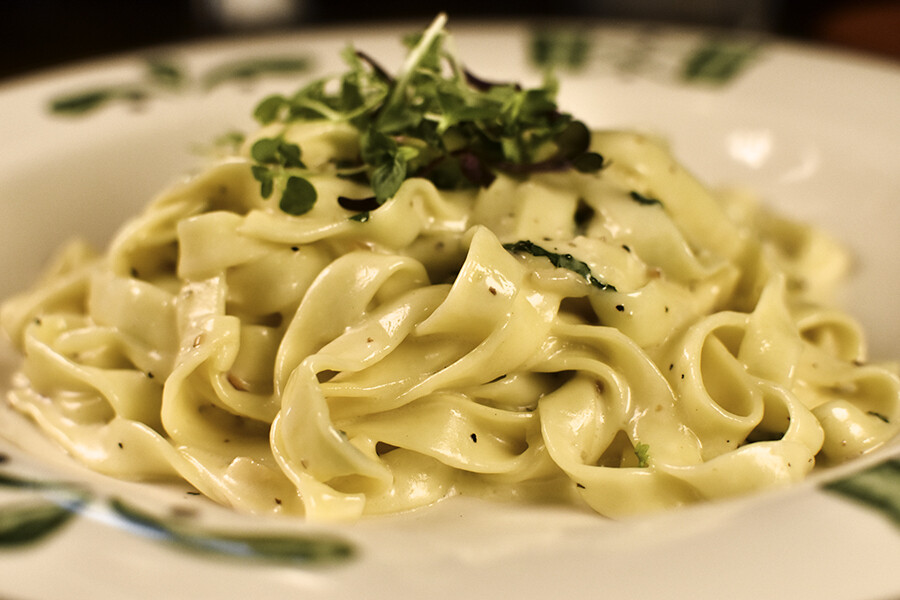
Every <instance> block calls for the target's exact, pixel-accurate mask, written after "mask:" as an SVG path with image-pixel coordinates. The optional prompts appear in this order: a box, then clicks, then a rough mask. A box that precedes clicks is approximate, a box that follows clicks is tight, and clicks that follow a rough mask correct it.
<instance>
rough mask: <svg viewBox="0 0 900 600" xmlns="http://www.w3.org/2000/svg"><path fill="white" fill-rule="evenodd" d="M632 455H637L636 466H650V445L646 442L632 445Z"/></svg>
mask: <svg viewBox="0 0 900 600" xmlns="http://www.w3.org/2000/svg"><path fill="white" fill-rule="evenodd" d="M634 455H635V456H637V459H638V466H639V467H641V468H643V467H648V466H650V446H649V445H648V444H638V445H636V446H635V447H634Z"/></svg>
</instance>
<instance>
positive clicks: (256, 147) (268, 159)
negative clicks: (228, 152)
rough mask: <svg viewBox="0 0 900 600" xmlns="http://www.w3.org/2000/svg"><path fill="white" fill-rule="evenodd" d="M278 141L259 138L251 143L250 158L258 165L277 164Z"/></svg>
mask: <svg viewBox="0 0 900 600" xmlns="http://www.w3.org/2000/svg"><path fill="white" fill-rule="evenodd" d="M280 143H281V142H280V140H278V139H277V138H260V139H258V140H256V141H255V142H253V145H252V146H251V147H250V157H251V158H252V159H253V160H255V161H256V162H258V163H262V164H265V165H270V164H271V165H274V164H278V162H279V159H278V146H279V144H280Z"/></svg>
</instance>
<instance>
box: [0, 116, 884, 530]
mask: <svg viewBox="0 0 900 600" xmlns="http://www.w3.org/2000/svg"><path fill="white" fill-rule="evenodd" d="M260 140H278V141H279V143H281V144H282V148H293V147H297V148H299V149H302V164H299V162H298V164H296V165H292V164H287V163H286V162H284V161H283V164H282V166H280V167H278V168H279V169H280V168H283V171H278V170H277V169H276V170H275V171H273V172H276V174H277V173H281V174H282V175H283V174H284V173H298V174H302V177H303V181H305V182H306V184H309V185H310V186H311V188H310V189H313V190H314V191H315V202H314V204H312V206H311V207H306V209H305V210H304V211H303V212H302V213H300V211H293V212H294V213H300V214H291V211H289V210H288V211H286V209H285V207H284V204H282V205H281V206H279V204H278V202H277V201H276V199H275V198H274V197H270V196H269V194H271V193H272V190H271V189H266V188H267V186H274V188H275V193H276V194H277V193H279V191H280V190H281V188H280V187H279V186H283V185H284V186H288V187H289V186H290V185H293V184H284V181H285V180H284V179H278V178H277V177H275V179H274V180H270V179H269V178H268V176H267V175H266V172H263V171H260V170H259V156H258V154H256V155H255V154H254V152H255V151H254V148H257V149H259V148H260V146H258V145H256V144H257V142H259V141H260ZM365 143H366V140H365V133H361V131H360V130H359V128H358V127H356V126H355V125H354V123H353V122H352V121H349V120H347V119H338V118H321V117H319V118H312V119H301V120H284V121H280V120H275V121H272V122H269V123H268V124H266V125H265V127H263V128H262V129H261V131H260V132H259V133H258V134H256V135H255V136H254V137H253V138H251V139H249V140H247V141H246V143H245V144H244V146H243V149H242V150H241V152H240V153H238V154H237V155H235V156H232V157H229V158H227V159H224V160H221V161H219V162H218V163H217V164H214V165H211V166H210V167H209V168H208V169H206V170H205V171H204V172H202V173H201V174H199V175H195V176H193V177H192V178H190V179H189V180H187V181H185V182H182V183H179V184H178V185H175V186H174V187H172V188H171V189H169V190H167V191H165V192H164V193H162V194H161V195H159V196H158V197H156V198H155V199H154V200H153V201H152V202H151V203H150V204H149V205H148V206H147V208H146V209H145V210H144V212H143V213H142V214H141V215H139V216H138V217H136V218H135V219H134V220H133V221H131V222H130V223H128V224H127V225H125V226H124V227H123V228H122V229H121V230H120V231H119V233H118V234H117V235H116V236H115V238H114V240H113V241H112V243H111V244H110V246H109V247H108V248H107V249H106V251H105V252H103V253H102V254H98V253H96V252H94V251H93V250H91V249H89V248H88V247H87V246H86V245H85V244H83V243H80V242H74V243H72V244H70V245H68V246H67V247H65V248H64V249H63V250H62V251H61V252H60V254H59V255H58V257H57V258H56V260H55V261H54V263H53V264H52V265H51V266H50V267H49V269H48V271H47V272H46V273H45V274H44V276H43V278H42V279H41V280H40V281H39V282H38V283H37V284H36V285H35V286H34V287H33V289H31V290H30V291H28V292H26V293H24V294H22V295H20V296H18V297H15V298H13V299H11V300H9V301H7V302H6V303H5V304H4V305H3V309H2V325H3V329H4V330H5V331H6V332H7V334H8V335H9V337H10V339H11V340H12V341H13V343H14V344H15V345H16V347H17V348H18V349H19V350H20V351H21V352H22V355H23V357H24V358H23V363H22V367H21V372H20V373H19V374H18V375H17V376H16V378H15V381H14V385H13V389H12V391H11V392H10V394H9V402H10V403H11V404H12V406H13V407H15V408H16V409H17V410H19V411H21V412H22V413H24V414H26V415H28V416H30V417H31V418H32V419H33V420H34V421H35V422H36V423H37V425H38V426H39V427H40V428H41V429H43V430H44V431H46V432H47V434H48V435H49V436H51V437H52V438H53V439H54V440H56V441H57V442H59V444H61V445H62V446H63V447H64V448H65V449H66V450H67V451H68V452H69V453H70V454H71V455H72V456H74V457H76V458H77V459H78V460H80V461H81V462H83V463H85V464H86V465H88V466H90V467H91V468H93V469H96V470H97V471H100V472H103V473H106V474H109V475H112V476H114V477H119V478H126V479H143V480H157V479H168V478H181V479H183V480H185V481H187V482H188V483H190V484H191V485H192V486H194V487H195V488H196V489H197V490H199V491H200V492H202V493H203V494H205V495H206V496H208V497H210V498H212V499H213V500H215V501H216V502H220V503H222V504H225V505H229V506H233V507H236V508H238V509H241V510H245V511H249V512H253V513H288V514H298V515H306V516H307V517H308V518H310V519H319V520H328V519H352V518H356V517H359V516H360V515H366V514H385V513H397V512H401V511H406V510H410V509H414V508H417V507H421V506H425V505H429V504H432V503H434V502H436V501H438V500H440V499H442V498H445V497H448V496H452V495H454V494H464V495H471V496H479V497H485V498H491V499H506V500H520V501H540V502H568V503H572V504H574V505H587V506H589V507H590V508H592V509H593V510H595V511H597V512H598V513H600V514H603V515H607V516H611V517H621V516H625V515H630V514H636V513H642V512H646V511H651V510H658V509H662V508H669V507H675V506H680V505H684V504H688V503H693V502H696V501H700V500H706V499H714V498H722V497H730V496H734V495H738V494H744V493H748V492H752V491H755V490H764V489H769V488H773V487H777V486H782V485H786V484H789V483H791V482H796V481H798V480H800V479H802V478H803V477H805V476H806V475H808V474H809V473H810V471H811V470H812V469H813V467H814V465H815V464H816V463H831V462H839V461H844V460H846V459H849V458H853V457H857V456H860V455H862V454H864V453H866V452H869V451H871V450H873V449H875V448H877V447H879V446H881V445H883V444H885V443H886V442H887V441H888V440H889V439H891V438H892V436H894V435H895V434H896V433H897V429H898V423H900V382H898V377H897V374H896V368H895V367H893V366H892V365H886V364H874V363H869V362H867V357H866V350H865V344H864V338H863V334H862V332H861V331H860V329H859V327H858V326H857V324H856V323H855V321H854V320H852V318H850V317H849V316H848V315H846V314H845V313H843V312H841V311H839V310H838V309H837V308H835V307H833V306H831V305H829V304H828V302H829V298H830V295H831V292H832V290H833V288H834V286H835V285H836V284H837V283H838V282H839V281H840V280H841V278H842V277H843V275H844V274H845V271H846V269H847V266H848V259H847V256H846V254H845V253H844V251H843V250H842V249H841V248H839V247H838V246H837V245H836V244H835V243H834V242H832V241H831V240H830V238H828V237H827V236H826V235H824V234H822V233H820V232H818V231H816V230H814V229H812V228H810V227H807V226H804V225H801V224H798V223H794V222H790V221H788V220H785V219H782V218H780V217H778V216H776V215H773V214H771V213H770V212H769V211H768V210H767V209H765V208H763V207H762V205H761V204H759V203H758V202H757V201H756V200H755V199H754V198H752V197H750V196H749V195H747V194H745V193H741V192H715V193H714V192H712V191H711V190H709V189H708V188H706V187H705V186H704V185H703V184H701V183H700V182H698V181H697V180H696V179H695V178H694V177H693V176H692V175H691V174H689V173H688V172H687V171H686V170H685V169H684V168H683V167H682V166H680V165H679V163H678V162H677V161H676V160H675V159H674V158H673V156H672V155H671V153H670V152H669V150H668V149H667V147H666V146H665V144H664V143H662V142H660V141H659V140H657V139H655V138H653V137H650V136H647V135H644V134H641V133H636V132H627V131H599V132H593V133H592V134H591V136H590V140H589V148H587V153H586V155H590V156H600V157H602V158H603V165H602V168H598V169H593V170H587V171H581V170H578V169H573V168H566V169H548V170H537V171H535V172H531V173H528V174H524V175H523V174H521V173H517V172H503V171H502V170H498V171H496V172H494V173H492V177H491V179H490V181H489V182H486V183H485V184H484V185H475V186H469V187H466V186H457V187H456V188H454V189H446V188H444V187H440V185H439V183H436V182H435V181H433V180H431V179H429V178H428V177H424V176H413V177H407V178H405V179H404V180H403V181H402V183H400V184H399V186H398V187H397V189H396V190H395V191H393V193H392V194H391V195H390V197H389V198H386V199H383V198H382V199H379V200H381V201H380V202H377V203H376V204H373V205H372V208H369V209H366V210H359V207H356V208H354V207H352V206H351V208H348V207H347V206H348V202H347V200H346V199H347V198H351V199H359V198H367V197H369V196H371V195H372V189H373V187H372V183H371V182H370V181H366V180H364V179H361V178H359V177H347V176H344V175H345V174H344V173H342V172H341V170H340V169H341V165H342V164H344V162H346V161H352V160H354V159H356V158H357V157H358V156H359V155H360V153H361V152H364V151H365V146H364V144H365ZM306 184H303V185H306ZM298 185H300V184H298ZM284 189H285V190H287V187H284ZM285 193H286V192H285Z"/></svg>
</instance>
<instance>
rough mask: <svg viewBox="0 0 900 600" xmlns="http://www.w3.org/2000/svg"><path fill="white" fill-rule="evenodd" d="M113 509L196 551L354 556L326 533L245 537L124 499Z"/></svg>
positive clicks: (330, 558) (299, 557)
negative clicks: (151, 510)
mask: <svg viewBox="0 0 900 600" xmlns="http://www.w3.org/2000/svg"><path fill="white" fill-rule="evenodd" d="M110 507H111V508H112V509H113V511H114V512H115V513H116V514H117V515H119V516H120V517H122V518H123V519H125V520H126V521H128V522H129V523H132V524H133V525H137V526H138V527H141V528H143V529H145V530H146V531H148V532H149V533H151V534H152V535H154V536H155V537H159V538H160V539H162V540H164V541H167V542H169V543H172V544H175V545H177V546H180V547H182V548H184V549H186V550H191V551H194V552H202V553H212V554H219V555H226V556H236V557H245V558H259V559H267V560H278V561H287V562H302V563H331V562H335V561H344V560H347V559H349V558H351V557H352V556H353V553H354V552H353V547H352V546H351V545H350V544H349V543H347V542H345V541H344V540H342V539H339V538H337V537H334V536H331V535H326V534H324V533H309V534H306V535H299V534H292V535H288V534H271V535H265V534H245V535H242V534H237V533H225V532H220V531H208V530H204V529H200V528H198V527H196V526H193V527H192V526H191V525H190V524H186V523H183V522H178V521H177V520H174V519H168V520H165V519H161V518H157V517H154V516H152V515H150V514H148V513H145V512H144V511H141V510H139V509H137V508H134V507H133V506H129V505H127V504H125V503H124V502H122V501H121V500H112V501H111V502H110Z"/></svg>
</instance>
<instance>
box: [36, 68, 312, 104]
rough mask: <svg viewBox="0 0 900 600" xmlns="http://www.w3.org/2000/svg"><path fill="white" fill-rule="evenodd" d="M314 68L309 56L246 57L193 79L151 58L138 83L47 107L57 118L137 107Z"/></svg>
mask: <svg viewBox="0 0 900 600" xmlns="http://www.w3.org/2000/svg"><path fill="white" fill-rule="evenodd" d="M311 67H312V60H311V59H310V57H309V56H294V57H263V58H247V59H242V60H237V61H229V62H225V63H222V64H219V65H217V66H214V67H212V68H210V69H209V70H207V71H206V72H204V73H202V74H200V75H199V76H197V77H192V76H191V74H190V73H188V71H187V70H186V69H185V67H184V66H183V65H182V64H181V63H180V62H179V61H178V60H175V59H170V58H160V57H151V58H148V59H146V61H145V64H144V73H143V76H142V77H139V78H138V79H137V80H136V81H127V82H124V83H121V84H117V85H104V86H98V87H93V88H88V89H81V90H76V91H73V92H66V93H63V94H60V95H58V96H55V97H54V98H52V99H51V100H50V103H49V106H48V108H49V110H50V113H51V114H54V115H59V116H67V117H76V116H83V115H86V114H88V113H92V112H94V111H96V110H98V109H100V108H103V107H104V106H107V105H110V104H114V103H117V102H120V103H126V104H131V105H133V106H136V105H139V104H140V103H142V102H144V101H147V100H148V99H150V98H153V97H158V96H162V95H166V94H178V93H184V92H186V91H191V90H201V91H204V92H208V91H209V90H211V89H213V88H215V87H218V86H219V85H222V84H225V83H229V82H239V83H243V84H246V83H249V82H252V81H253V80H255V79H257V78H260V77H265V76H271V75H290V74H299V73H304V72H306V71H308V70H309V69H310V68H311Z"/></svg>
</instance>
